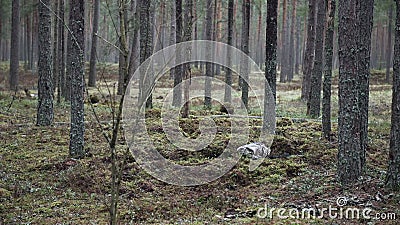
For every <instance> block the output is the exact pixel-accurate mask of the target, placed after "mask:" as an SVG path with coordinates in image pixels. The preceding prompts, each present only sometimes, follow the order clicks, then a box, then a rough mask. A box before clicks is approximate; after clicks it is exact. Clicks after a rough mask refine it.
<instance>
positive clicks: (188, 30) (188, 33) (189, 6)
mask: <svg viewBox="0 0 400 225" xmlns="http://www.w3.org/2000/svg"><path fill="white" fill-rule="evenodd" d="M192 13H193V0H187V1H186V5H185V15H184V21H185V23H184V26H183V28H184V32H183V39H184V41H190V40H191V39H192V29H193V14H192ZM184 51H186V52H185V55H190V54H191V52H190V51H191V47H189V48H188V49H185V50H184ZM182 67H183V72H184V75H185V79H186V80H188V79H191V69H190V63H186V64H184V65H183V66H182ZM183 96H184V104H183V110H182V118H189V108H190V105H189V103H190V102H189V97H190V96H189V82H188V81H186V82H185V85H184V90H183Z"/></svg>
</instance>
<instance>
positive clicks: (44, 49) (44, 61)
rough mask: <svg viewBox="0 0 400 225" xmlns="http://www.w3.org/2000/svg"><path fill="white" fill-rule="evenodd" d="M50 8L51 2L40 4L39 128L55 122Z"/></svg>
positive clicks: (44, 1) (46, 1) (43, 1)
mask: <svg viewBox="0 0 400 225" xmlns="http://www.w3.org/2000/svg"><path fill="white" fill-rule="evenodd" d="M48 7H50V0H42V1H41V2H40V3H39V61H38V69H39V70H38V71H39V81H38V89H39V90H38V109H37V122H36V124H37V125H38V126H49V125H51V124H52V123H53V120H54V113H53V93H54V89H53V74H52V73H53V71H52V63H53V61H52V49H51V46H52V45H51V15H50V10H49V8H48Z"/></svg>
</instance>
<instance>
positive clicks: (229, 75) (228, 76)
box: [224, 0, 234, 103]
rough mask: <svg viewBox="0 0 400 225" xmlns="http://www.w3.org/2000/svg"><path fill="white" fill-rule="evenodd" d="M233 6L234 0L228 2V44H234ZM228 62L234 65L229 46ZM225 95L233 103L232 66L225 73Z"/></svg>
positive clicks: (228, 101)
mask: <svg viewBox="0 0 400 225" xmlns="http://www.w3.org/2000/svg"><path fill="white" fill-rule="evenodd" d="M233 7H234V0H229V3H228V43H227V44H228V45H230V46H232V45H233V26H234V21H233ZM226 54H227V61H228V62H227V64H228V67H232V51H231V48H230V47H229V48H228V51H227V53H226ZM225 83H226V86H225V95H224V102H227V103H231V102H232V93H231V87H230V86H232V70H231V69H230V68H226V73H225Z"/></svg>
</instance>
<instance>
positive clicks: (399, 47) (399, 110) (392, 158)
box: [386, 0, 400, 190]
mask: <svg viewBox="0 0 400 225" xmlns="http://www.w3.org/2000/svg"><path fill="white" fill-rule="evenodd" d="M394 35H395V41H394V57H393V97H392V119H391V120H392V127H391V132H390V149H389V167H388V171H387V174H386V185H387V186H388V187H390V188H392V189H394V190H399V189H400V0H396V29H395V34H394Z"/></svg>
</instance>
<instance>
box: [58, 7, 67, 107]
mask: <svg viewBox="0 0 400 225" xmlns="http://www.w3.org/2000/svg"><path fill="white" fill-rule="evenodd" d="M59 3H60V4H59V10H58V12H59V17H60V21H58V55H57V58H58V79H59V80H58V82H57V84H58V88H57V90H58V93H57V102H58V103H60V102H61V96H64V98H66V87H65V32H64V31H65V28H64V19H65V18H64V17H65V15H64V0H60V2H59Z"/></svg>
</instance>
